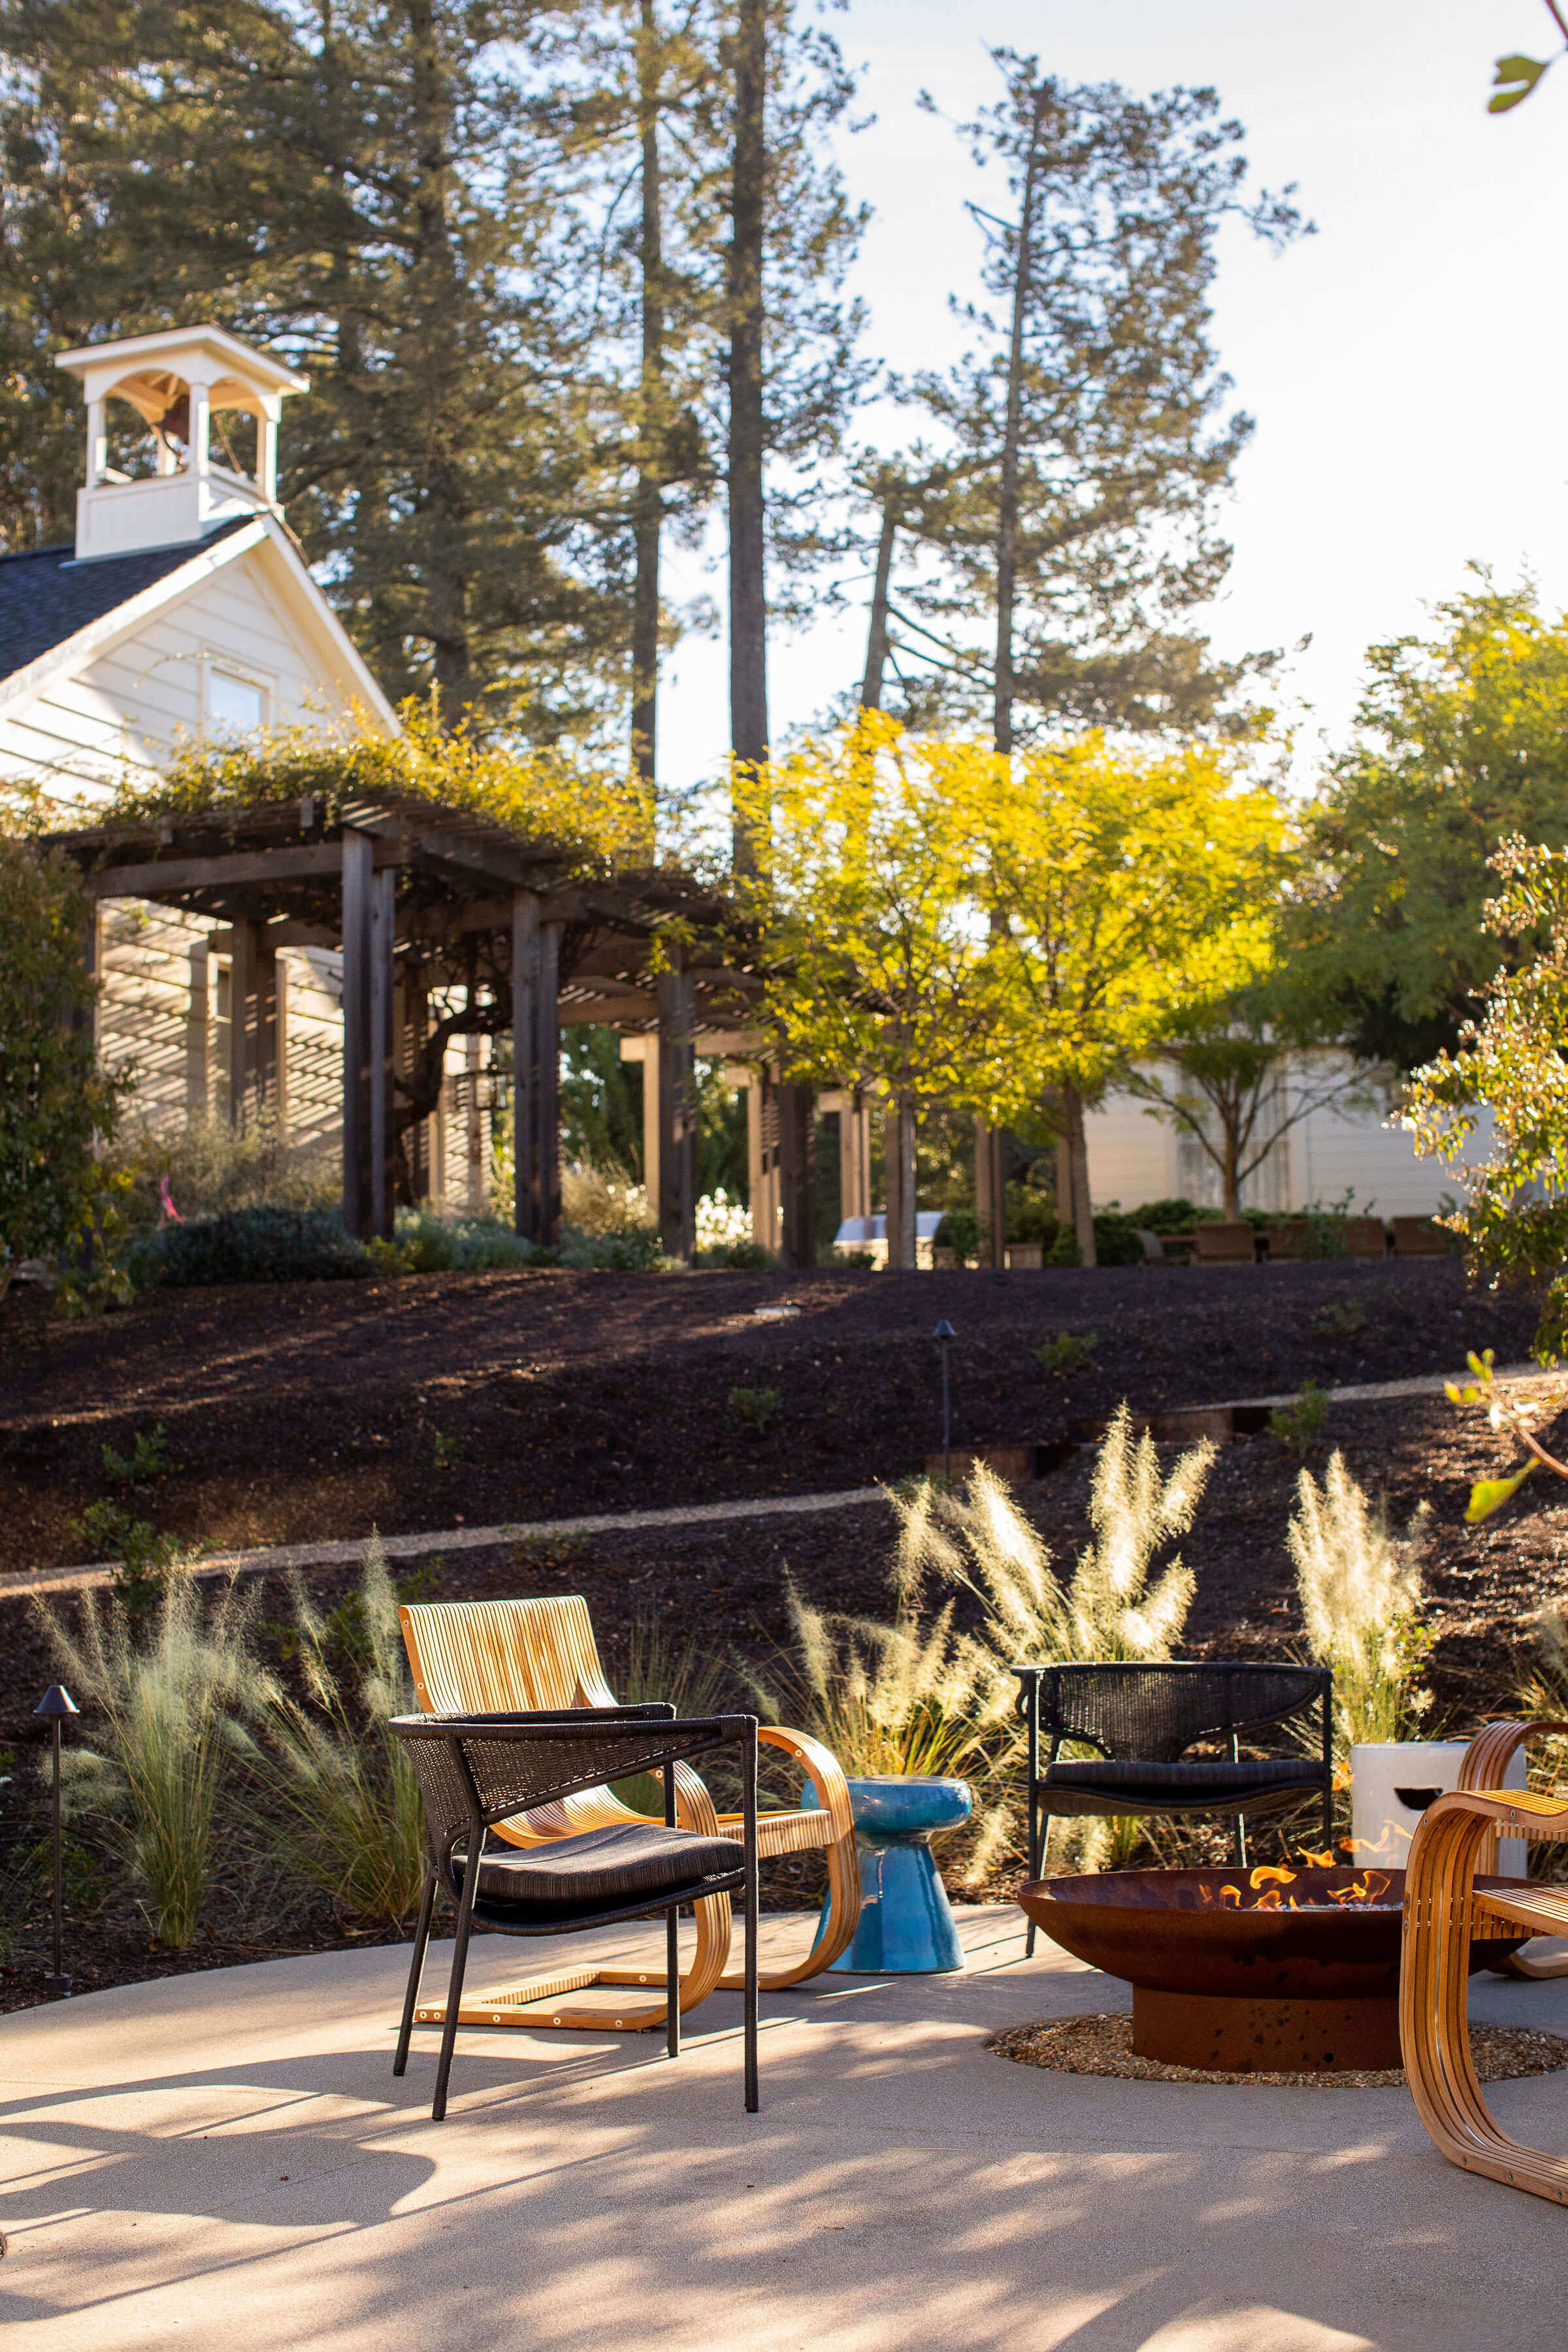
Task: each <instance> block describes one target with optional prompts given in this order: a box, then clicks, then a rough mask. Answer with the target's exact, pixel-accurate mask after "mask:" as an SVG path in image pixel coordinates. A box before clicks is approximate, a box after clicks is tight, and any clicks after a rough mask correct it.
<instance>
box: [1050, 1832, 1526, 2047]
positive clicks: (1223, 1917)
mask: <svg viewBox="0 0 1568 2352" xmlns="http://www.w3.org/2000/svg"><path fill="white" fill-rule="evenodd" d="M1514 1884H1517V1882H1516V1881H1513V1880H1510V1879H1503V1878H1478V1879H1477V1881H1476V1885H1478V1886H1508V1885H1514ZM1018 1900H1019V1902H1020V1903H1021V1904H1022V1906H1023V1907H1024V1909H1025V1910H1026V1912H1027V1914H1028V1916H1029V1917H1030V1918H1031V1919H1033V1920H1034V1922H1035V1924H1036V1926H1037V1927H1042V1928H1044V1930H1045V1932H1046V1934H1047V1936H1049V1937H1052V1938H1053V1939H1054V1941H1055V1942H1057V1943H1058V1944H1060V1945H1061V1946H1062V1947H1063V1948H1064V1949H1065V1950H1067V1951H1069V1952H1071V1953H1072V1954H1073V1955H1074V1957H1075V1958H1078V1959H1080V1960H1087V1961H1088V1962H1089V1966H1090V1967H1091V1968H1096V1969H1104V1970H1105V1973H1106V1974H1107V1976H1113V1977H1124V1978H1125V1979H1127V1980H1128V1982H1129V1983H1130V1984H1131V1987H1132V2047H1133V2049H1134V2050H1135V2051H1136V2052H1137V2053H1138V2055H1139V2056H1140V2057H1141V2058H1152V2059H1156V2060H1159V2061H1162V2062H1163V2063H1164V2064H1166V2065H1170V2066H1195V2067H1200V2068H1203V2069H1205V2070H1212V2071H1214V2072H1215V2073H1224V2074H1297V2073H1301V2074H1305V2073H1312V2074H1317V2073H1325V2074H1327V2073H1343V2072H1346V2071H1349V2070H1352V2069H1356V2068H1361V2067H1384V2066H1397V2065H1398V2064H1399V2063H1400V2060H1399V1935H1400V1916H1401V1907H1402V1906H1403V1903H1404V1900H1405V1873H1404V1872H1403V1871H1402V1870H1354V1869H1348V1868H1347V1869H1337V1870H1336V1869H1322V1868H1317V1867H1307V1868H1303V1869H1300V1870H1297V1871H1286V1870H1279V1869H1274V1868H1269V1867H1262V1868H1259V1869H1256V1870H1108V1871H1101V1872H1099V1873H1097V1874H1095V1875H1094V1876H1092V1877H1084V1878H1042V1879H1036V1880H1034V1881H1032V1882H1031V1883H1030V1884H1029V1885H1025V1886H1022V1887H1020V1888H1019V1890H1018ZM1525 1940H1526V1939H1525V1937H1523V1936H1497V1937H1476V1938H1475V1939H1474V1940H1473V1941H1472V1943H1471V1945H1470V1969H1471V1972H1472V1973H1474V1971H1475V1970H1476V1969H1484V1968H1495V1967H1496V1966H1497V1965H1498V1964H1499V1963H1500V1961H1502V1960H1503V1959H1504V1958H1506V1957H1507V1955H1508V1954H1509V1953H1510V1952H1511V1951H1515V1950H1517V1949H1518V1948H1519V1946H1520V1945H1521V1943H1523V1942H1524V1941H1525Z"/></svg>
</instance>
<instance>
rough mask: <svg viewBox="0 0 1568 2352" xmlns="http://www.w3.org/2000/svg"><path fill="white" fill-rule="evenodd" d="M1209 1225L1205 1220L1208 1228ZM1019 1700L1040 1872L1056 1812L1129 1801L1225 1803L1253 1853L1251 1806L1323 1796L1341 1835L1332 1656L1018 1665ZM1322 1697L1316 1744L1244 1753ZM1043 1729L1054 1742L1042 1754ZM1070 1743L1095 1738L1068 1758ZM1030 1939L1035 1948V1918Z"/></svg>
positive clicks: (1147, 1806)
mask: <svg viewBox="0 0 1568 2352" xmlns="http://www.w3.org/2000/svg"><path fill="white" fill-rule="evenodd" d="M1200 1230H1201V1229H1200ZM1013 1672H1014V1673H1015V1674H1016V1675H1017V1677H1018V1683H1019V1691H1018V1712H1019V1714H1020V1715H1021V1716H1022V1717H1023V1718H1024V1723H1025V1727H1026V1730H1027V1733H1028V1748H1027V1771H1028V1779H1029V1790H1028V1795H1029V1876H1030V1877H1031V1878H1038V1876H1039V1874H1040V1871H1041V1869H1042V1867H1043V1866H1044V1863H1045V1853H1046V1840H1047V1837H1048V1836H1049V1834H1050V1823H1051V1816H1052V1814H1053V1813H1062V1814H1066V1815H1068V1817H1070V1818H1075V1819H1079V1820H1082V1819H1084V1818H1085V1817H1089V1818H1099V1819H1100V1820H1107V1819H1114V1818H1115V1817H1116V1816H1117V1815H1118V1814H1123V1813H1200V1814H1201V1813H1221V1814H1229V1815H1230V1816H1232V1817H1233V1818H1234V1820H1235V1822H1236V1842H1237V1859H1238V1860H1239V1861H1240V1862H1241V1864H1243V1866H1245V1864H1246V1862H1247V1822H1246V1816H1247V1814H1248V1813H1249V1812H1253V1811H1258V1810H1259V1809H1260V1808H1264V1807H1268V1808H1273V1807H1276V1806H1279V1805H1284V1804H1290V1803H1293V1802H1296V1801H1299V1800H1300V1798H1302V1797H1305V1796H1316V1797H1318V1798H1320V1799H1321V1802H1322V1809H1323V1843H1324V1844H1325V1845H1329V1844H1331V1843H1332V1841H1333V1826H1334V1823H1333V1801H1334V1775H1333V1714H1334V1698H1333V1675H1332V1673H1331V1670H1330V1669H1329V1668H1328V1667H1327V1666H1275V1665H1253V1664H1233V1663H1231V1662H1230V1661H1228V1660H1221V1659H1216V1660H1215V1661H1214V1662H1213V1663H1209V1662H1207V1661H1191V1662H1189V1661H1187V1660H1167V1661H1163V1662H1162V1663H1161V1664H1157V1665H1147V1666H1145V1665H1140V1664H1136V1663H1127V1662H1122V1661H1120V1660H1118V1661H1115V1662H1112V1663H1107V1664H1103V1665H1081V1664H1073V1665H1064V1666H1015V1667H1014V1669H1013ZM1312 1706H1316V1707H1318V1708H1319V1709H1320V1710H1321V1719H1320V1722H1319V1723H1318V1725H1317V1726H1316V1727H1315V1737H1316V1752H1315V1753H1310V1752H1309V1751H1308V1750H1306V1749H1305V1748H1302V1749H1300V1750H1299V1751H1298V1752H1297V1753H1296V1754H1295V1755H1293V1756H1270V1757H1262V1758H1253V1757H1245V1756H1243V1755H1242V1753H1241V1742H1242V1738H1243V1737H1244V1736H1245V1737H1246V1738H1247V1739H1248V1742H1249V1744H1250V1740H1251V1737H1252V1735H1253V1734H1254V1733H1256V1732H1258V1731H1262V1730H1264V1729H1266V1728H1268V1727H1271V1726H1272V1725H1275V1724H1278V1723H1284V1722H1286V1721H1288V1720H1289V1717H1291V1716H1294V1715H1299V1714H1300V1713H1301V1712H1302V1711H1303V1710H1304V1709H1306V1708H1309V1707H1312ZM1221 1739H1223V1740H1224V1741H1225V1742H1226V1745H1227V1746H1228V1747H1229V1749H1230V1754H1229V1755H1228V1756H1227V1757H1206V1756H1198V1757H1189V1756H1188V1755H1187V1753H1186V1751H1187V1749H1188V1748H1193V1747H1195V1746H1196V1745H1197V1744H1198V1742H1199V1741H1200V1740H1201V1741H1205V1742H1213V1741H1215V1740H1221ZM1042 1741H1048V1742H1049V1746H1050V1753H1049V1756H1048V1757H1047V1759H1046V1761H1045V1762H1044V1764H1042V1763H1041V1760H1040V1748H1041V1743H1042ZM1064 1746H1067V1747H1076V1748H1093V1749H1095V1750H1097V1751H1098V1752H1097V1753H1096V1754H1094V1755H1092V1756H1089V1757H1088V1758H1078V1757H1071V1758H1067V1759H1063V1758H1062V1755H1061V1750H1062V1748H1063V1747H1064ZM1027 1948H1028V1950H1029V1951H1030V1952H1031V1953H1032V1952H1033V1950H1034V1948H1035V1930H1034V1927H1033V1924H1032V1923H1031V1925H1030V1928H1029V1935H1028V1944H1027Z"/></svg>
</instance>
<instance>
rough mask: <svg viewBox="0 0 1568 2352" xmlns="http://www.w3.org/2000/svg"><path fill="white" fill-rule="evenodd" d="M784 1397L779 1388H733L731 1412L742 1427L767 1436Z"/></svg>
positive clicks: (757, 1435) (756, 1434)
mask: <svg viewBox="0 0 1568 2352" xmlns="http://www.w3.org/2000/svg"><path fill="white" fill-rule="evenodd" d="M783 1402H784V1399H783V1397H782V1396H780V1394H779V1392H778V1391H777V1389H731V1391H730V1412H731V1415H732V1417H733V1418H734V1419H735V1420H736V1421H738V1422H739V1423H740V1424H741V1427H742V1429H749V1430H750V1431H751V1432H752V1434H753V1436H756V1437H765V1436H766V1434H767V1433H768V1431H769V1430H770V1429H771V1428H772V1427H773V1423H774V1422H775V1421H776V1420H777V1419H778V1416H779V1407H780V1406H781V1405H782V1404H783Z"/></svg>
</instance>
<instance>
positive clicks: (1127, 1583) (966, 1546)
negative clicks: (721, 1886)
mask: <svg viewBox="0 0 1568 2352" xmlns="http://www.w3.org/2000/svg"><path fill="white" fill-rule="evenodd" d="M1214 1458H1215V1446H1214V1444H1213V1443H1212V1442H1211V1441H1210V1440H1209V1439H1207V1438H1205V1439H1203V1440H1202V1441H1201V1442H1200V1443H1199V1444H1197V1445H1194V1446H1193V1447H1191V1448H1190V1449H1189V1451H1188V1452H1187V1453H1185V1454H1183V1455H1182V1456H1181V1458H1180V1460H1179V1461H1178V1462H1177V1463H1176V1465H1175V1466H1174V1468H1173V1470H1172V1471H1171V1473H1170V1475H1169V1476H1168V1477H1167V1476H1166V1475H1164V1474H1163V1472H1162V1470H1161V1468H1160V1459H1159V1455H1158V1454H1157V1453H1156V1451H1155V1448H1154V1444H1153V1441H1152V1439H1151V1438H1150V1437H1149V1436H1148V1434H1147V1433H1145V1434H1143V1435H1142V1436H1141V1437H1139V1438H1137V1439H1134V1437H1133V1435H1132V1426H1131V1415H1130V1414H1129V1412H1128V1410H1127V1406H1126V1404H1125V1403H1122V1404H1121V1405H1120V1406H1119V1407H1118V1409H1117V1411H1116V1413H1115V1414H1114V1416H1113V1417H1112V1420H1111V1423H1110V1428H1109V1430H1108V1431H1107V1432H1106V1434H1105V1439H1104V1442H1103V1444H1101V1446H1100V1456H1099V1459H1098V1460H1097V1462H1096V1464H1095V1466H1094V1476H1093V1480H1092V1483H1091V1485H1090V1488H1089V1525H1090V1528H1092V1530H1093V1539H1092V1540H1091V1541H1090V1542H1089V1543H1088V1544H1086V1545H1085V1547H1084V1549H1082V1551H1080V1552H1079V1557H1078V1559H1077V1561H1076V1563H1075V1565H1074V1568H1073V1572H1072V1575H1071V1577H1070V1578H1069V1579H1068V1580H1067V1582H1066V1583H1064V1582H1063V1581H1062V1580H1061V1579H1060V1578H1059V1577H1058V1574H1057V1571H1056V1569H1055V1566H1054V1565H1053V1562H1052V1559H1051V1554H1050V1550H1049V1549H1048V1547H1047V1544H1046V1542H1045V1540H1044V1538H1043V1537H1042V1536H1041V1535H1040V1533H1039V1531H1038V1529H1037V1528H1035V1527H1034V1526H1032V1525H1031V1523H1030V1522H1029V1520H1028V1519H1027V1518H1026V1517H1025V1516H1024V1514H1023V1512H1022V1511H1021V1510H1020V1509H1019V1507H1018V1506H1017V1504H1016V1501H1015V1500H1014V1498H1013V1496H1012V1495H1011V1494H1010V1493H1009V1491H1008V1489H1007V1487H1006V1486H1005V1484H1004V1482H1003V1481H1002V1480H1001V1479H1000V1478H997V1477H996V1476H994V1474H993V1473H992V1472H991V1471H989V1470H987V1469H985V1468H984V1466H977V1467H976V1469H975V1470H974V1471H973V1475H971V1477H970V1480H969V1483H968V1486H967V1490H966V1492H965V1493H964V1494H963V1496H952V1495H951V1494H948V1493H945V1492H944V1491H943V1490H942V1488H941V1487H939V1486H936V1485H934V1484H933V1483H932V1482H931V1480H929V1479H927V1480H924V1481H922V1483H921V1485H920V1486H917V1487H916V1488H915V1490H914V1492H913V1493H912V1495H910V1496H896V1497H895V1501H896V1503H897V1506H898V1509H899V1514H900V1523H901V1524H900V1532H899V1551H898V1564H897V1571H896V1572H897V1578H898V1584H899V1591H900V1608H901V1609H902V1610H904V1611H906V1612H913V1611H915V1610H916V1609H918V1607H919V1606H920V1603H921V1595H922V1593H923V1591H924V1590H925V1588H926V1586H927V1583H928V1581H935V1582H938V1583H942V1584H948V1585H957V1586H960V1587H962V1588H963V1590H964V1591H968V1592H969V1593H971V1594H972V1595H973V1597H974V1598H975V1599H976V1600H977V1601H979V1603H980V1604H981V1608H982V1611H983V1612H984V1613H983V1616H982V1619H981V1623H980V1627H979V1630H978V1633H977V1635H976V1636H975V1644H976V1648H977V1650H978V1652H979V1654H980V1655H979V1662H978V1663H977V1664H976V1666H975V1669H974V1691H975V1698H976V1701H977V1731H978V1732H979V1734H980V1735H981V1737H982V1738H983V1739H984V1745H985V1748H986V1749H987V1751H988V1753H989V1755H990V1757H991V1759H992V1763H991V1771H992V1774H993V1776H994V1783H995V1785H996V1786H997V1787H998V1788H999V1789H1000V1788H1001V1787H1002V1786H1004V1785H1005V1783H1007V1782H1010V1781H1011V1780H1014V1779H1016V1764H1017V1760H1018V1758H1019V1755H1020V1753H1021V1751H1022V1748H1023V1744H1024V1738H1025V1734H1024V1730H1023V1727H1022V1726H1021V1725H1020V1724H1019V1722H1018V1720H1017V1715H1016V1706H1017V1696H1018V1685H1017V1681H1016V1676H1015V1675H1014V1673H1013V1668H1014V1666H1015V1665H1017V1664H1024V1663H1026V1662H1027V1663H1030V1664H1041V1665H1052V1664H1067V1663H1068V1662H1072V1661H1081V1662H1083V1663H1086V1664H1092V1663H1095V1662H1097V1661H1104V1660H1116V1659H1128V1660H1135V1661H1139V1662H1142V1663H1150V1664H1152V1663H1153V1662H1154V1661H1155V1660H1158V1659H1161V1658H1168V1657H1169V1656H1170V1655H1171V1654H1172V1651H1173V1647H1174V1646H1175V1644H1176V1643H1177V1642H1178V1641H1179V1640H1180V1639H1181V1635H1182V1633H1183V1630H1184V1627H1185V1624H1186V1621H1187V1612H1188V1611H1189V1609H1190V1608H1191V1607H1192V1601H1193V1594H1194V1590H1195V1580H1194V1575H1193V1572H1192V1570H1191V1569H1190V1568H1188V1567H1187V1566H1186V1564H1185V1562H1184V1560H1183V1559H1181V1558H1180V1556H1179V1555H1175V1556H1168V1553H1167V1548H1168V1547H1169V1545H1170V1544H1171V1543H1172V1542H1173V1540H1174V1538H1176V1537H1178V1536H1181V1535H1184V1534H1185V1533H1186V1532H1187V1530H1188V1528H1190V1527H1191V1526H1192V1523H1193V1516H1194V1512H1195V1510H1196V1508H1197V1506H1198V1503H1199V1501H1200V1500H1201V1499H1202V1496H1203V1491H1204V1487H1205V1484H1206V1482H1207V1478H1208V1474H1209V1470H1210V1467H1211V1465H1213V1462H1214ZM1163 1555H1167V1556H1164V1557H1162V1556H1163ZM1066 1752H1076V1751H1064V1753H1066ZM1086 1752H1088V1751H1086ZM998 1802H999V1803H1001V1804H1006V1803H1008V1802H1009V1800H1007V1799H1006V1798H1001V1797H999V1798H998ZM1141 1835H1142V1828H1141V1825H1137V1824H1134V1823H1133V1822H1131V1819H1130V1820H1129V1821H1128V1822H1122V1821H1121V1820H1117V1821H1111V1822H1097V1821H1086V1822H1079V1823H1075V1824H1074V1825H1073V1826H1072V1827H1071V1829H1070V1830H1069V1831H1068V1837H1069V1839H1070V1841H1071V1842H1072V1843H1073V1844H1074V1846H1075V1847H1076V1849H1077V1852H1078V1855H1079V1860H1080V1861H1081V1862H1082V1863H1083V1864H1084V1865H1085V1866H1086V1867H1089V1868H1099V1867H1103V1866H1104V1864H1105V1862H1106V1861H1107V1859H1121V1860H1125V1859H1127V1858H1129V1857H1130V1856H1131V1852H1132V1851H1133V1849H1134V1848H1135V1846H1136V1844H1137V1843H1138V1841H1139V1838H1140V1837H1141Z"/></svg>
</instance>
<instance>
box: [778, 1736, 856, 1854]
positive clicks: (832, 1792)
mask: <svg viewBox="0 0 1568 2352" xmlns="http://www.w3.org/2000/svg"><path fill="white" fill-rule="evenodd" d="M757 1739H758V1743H759V1745H761V1746H763V1747H765V1748H782V1749H783V1750H784V1754H785V1755H786V1756H793V1757H794V1759H795V1762H796V1763H797V1764H800V1765H803V1766H804V1767H805V1774H806V1778H807V1779H808V1780H810V1782H811V1785H812V1787H813V1788H814V1789H815V1790H816V1801H817V1803H818V1805H819V1806H820V1807H821V1809H822V1811H824V1812H825V1813H826V1815H827V1818H828V1820H829V1821H830V1822H832V1824H833V1833H834V1836H835V1837H836V1838H841V1837H849V1836H852V1835H853V1833H854V1829H855V1811H854V1807H853V1806H852V1804H851V1803H850V1800H849V1783H848V1781H847V1780H846V1779H845V1777H844V1767H843V1766H842V1765H841V1764H840V1762H839V1761H838V1759H837V1756H835V1755H834V1754H833V1752H832V1750H831V1748H825V1747H824V1746H823V1744H822V1742H821V1740H820V1739H813V1738H812V1737H811V1736H810V1734H809V1733H808V1732H805V1731H790V1730H787V1729H786V1728H785V1727H784V1725H783V1724H778V1723H760V1724H759V1725H758V1726H757Z"/></svg>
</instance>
